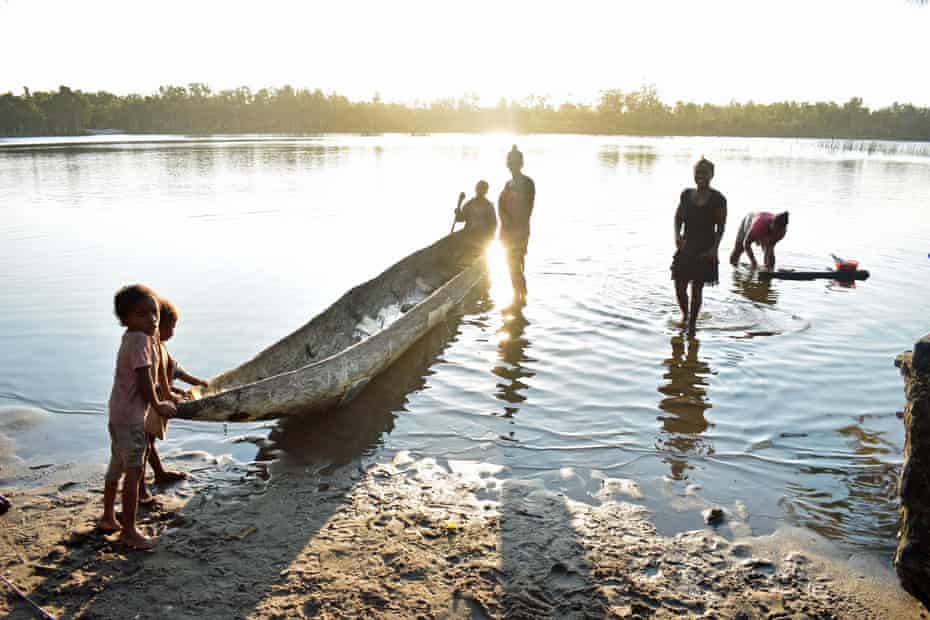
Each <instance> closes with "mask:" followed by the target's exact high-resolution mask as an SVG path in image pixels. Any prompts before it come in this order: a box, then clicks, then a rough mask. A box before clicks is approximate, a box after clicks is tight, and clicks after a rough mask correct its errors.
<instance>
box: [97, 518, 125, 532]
mask: <svg viewBox="0 0 930 620" xmlns="http://www.w3.org/2000/svg"><path fill="white" fill-rule="evenodd" d="M97 529H98V530H100V531H101V532H103V533H104V534H113V533H115V532H118V531H120V530H121V529H123V526H122V525H121V524H120V522H119V521H117V520H116V519H100V520H99V521H97Z"/></svg>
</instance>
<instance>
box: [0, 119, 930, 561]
mask: <svg viewBox="0 0 930 620" xmlns="http://www.w3.org/2000/svg"><path fill="white" fill-rule="evenodd" d="M514 140H517V141H518V142H519V144H520V146H521V148H522V149H523V151H524V152H525V154H526V159H527V168H526V171H527V173H528V174H529V175H530V176H532V177H533V178H534V179H535V180H536V184H537V190H538V197H537V206H536V211H535V214H534V217H533V238H532V241H531V246H530V253H529V256H528V257H527V277H528V283H529V289H530V297H529V302H528V304H527V306H526V307H525V308H524V309H522V310H520V311H515V310H513V309H508V308H506V305H507V303H508V301H509V300H508V294H509V291H508V285H507V277H506V271H504V270H503V269H502V265H501V261H500V257H499V255H495V254H494V253H493V251H492V272H491V282H490V284H489V286H487V287H483V288H481V289H480V290H476V291H475V294H474V295H473V297H472V298H471V299H469V300H468V303H467V304H466V305H465V308H464V312H463V314H462V315H461V316H460V317H458V318H456V319H455V320H452V321H450V322H449V324H447V325H445V326H443V327H442V328H440V329H438V330H437V331H436V332H434V333H433V334H431V335H430V337H429V338H427V339H426V341H424V342H423V343H421V344H420V345H419V346H417V347H415V348H414V349H413V350H412V351H411V352H410V354H409V355H408V356H406V357H405V358H404V360H402V362H401V363H400V364H399V365H398V367H396V368H394V369H392V370H391V371H390V372H389V373H388V374H387V375H386V376H384V377H382V378H381V379H380V380H379V381H377V382H375V383H374V384H373V385H372V386H371V387H370V388H369V389H368V390H366V392H364V393H363V394H362V396H361V397H360V399H359V400H358V401H357V402H356V403H354V404H353V405H351V406H350V407H348V408H347V409H345V410H342V411H336V412H332V413H329V414H326V415H323V416H319V417H317V418H313V419H297V420H291V421H289V422H288V423H287V424H276V423H270V422H269V423H262V424H249V425H229V426H224V425H215V424H209V423H194V422H185V421H176V422H173V423H172V427H171V431H170V433H169V439H168V441H166V442H165V443H164V449H163V450H164V452H165V453H166V454H168V455H171V454H176V455H177V454H181V453H186V452H190V451H194V450H205V451H208V452H211V453H214V454H230V455H232V456H233V457H234V458H236V459H239V460H242V461H250V460H253V459H256V458H270V457H271V456H274V455H276V454H280V453H283V454H284V458H285V460H287V461H291V462H294V463H297V464H311V463H313V464H326V463H330V462H335V463H342V462H346V461H349V460H352V459H354V458H355V457H357V456H359V455H361V454H367V455H369V456H374V457H375V458H378V459H380V458H382V457H383V458H384V459H390V458H392V457H393V455H394V454H395V453H397V452H398V451H401V450H406V451H409V452H410V453H411V454H412V455H413V456H414V457H417V458H429V457H432V458H435V459H437V461H438V462H439V463H440V464H441V463H444V462H446V460H452V461H477V462H483V463H490V464H493V465H495V466H500V467H501V468H502V470H501V471H502V474H501V475H502V476H503V477H511V478H529V479H534V480H537V481H541V482H542V483H544V484H545V485H546V486H548V487H549V488H551V489H554V490H558V491H562V492H564V493H565V494H567V495H569V496H570V497H572V498H574V499H578V500H584V501H590V502H598V501H601V500H603V499H605V498H609V497H615V498H621V499H627V500H630V501H634V502H637V503H641V504H644V505H646V506H647V507H649V508H650V509H652V510H653V511H654V513H655V520H656V523H657V525H658V526H659V528H660V529H661V530H662V531H663V532H666V533H670V532H675V531H679V530H683V529H693V528H695V527H699V526H700V524H701V520H700V514H699V512H700V510H701V509H702V508H704V507H706V505H708V504H720V505H723V506H724V507H726V508H728V509H729V510H730V513H731V515H732V516H733V517H732V520H731V524H730V525H729V526H725V529H726V528H729V531H731V532H732V533H734V534H740V533H748V532H752V533H757V534H760V533H766V532H770V531H772V530H773V529H774V528H775V527H777V526H778V525H779V524H781V523H788V524H791V525H797V526H801V527H805V528H810V529H813V530H816V531H817V532H819V533H821V534H823V535H825V536H827V537H828V538H830V539H832V540H835V541H837V542H838V543H839V544H840V545H842V546H846V547H848V548H851V549H853V548H854V549H867V550H871V551H874V552H877V553H879V554H882V555H886V554H887V553H888V551H889V550H890V549H892V548H893V544H894V532H895V528H896V514H895V508H896V500H895V485H896V474H897V468H898V465H899V464H900V461H901V448H902V444H903V429H902V425H901V421H900V420H898V419H897V418H896V417H895V412H896V411H897V410H900V409H901V408H902V407H903V390H902V381H901V379H900V378H899V377H898V376H897V374H896V371H895V369H894V367H893V364H892V362H893V359H894V356H895V355H896V354H897V353H899V352H900V351H902V350H904V349H906V348H908V347H909V346H910V345H911V343H913V341H914V340H915V339H916V338H918V337H919V336H920V335H922V334H923V333H925V332H926V331H927V323H926V317H927V316H930V296H927V295H926V294H923V293H922V292H921V290H920V288H919V287H920V286H921V285H922V284H925V283H926V282H927V281H928V277H930V260H928V257H927V252H928V251H930V218H927V217H926V215H925V210H926V202H927V198H928V196H927V192H926V189H925V188H926V187H928V183H930V157H928V156H927V153H928V152H930V149H928V148H927V147H928V145H917V147H920V148H915V145H914V144H901V143H893V142H883V143H858V142H848V143H836V142H833V143H831V142H823V141H814V140H766V139H714V138H623V137H597V136H584V137H583V136H531V137H519V138H514V137H512V136H507V135H492V136H458V135H443V136H331V137H320V138H312V137H311V138H291V137H263V136H249V137H246V138H241V137H226V138H219V139H196V140H193V139H187V138H184V137H181V136H173V137H172V136H167V137H157V138H156V139H155V140H151V141H150V140H148V139H146V138H135V139H134V141H133V142H131V143H127V142H120V141H119V139H118V138H112V137H108V138H107V139H106V140H103V141H101V140H100V139H99V138H98V139H94V140H92V141H91V140H83V141H82V140H76V139H66V140H57V141H55V142H56V143H55V144H51V145H42V144H38V143H37V141H35V140H32V141H15V140H0V213H2V219H0V351H2V355H0V407H2V409H0V465H4V466H5V468H6V469H5V472H4V473H6V475H7V478H6V479H0V484H2V485H13V484H17V483H25V482H26V479H27V477H26V476H23V475H21V474H19V473H17V472H21V471H24V470H26V471H28V469H27V468H28V466H33V467H35V466H38V465H42V464H45V463H62V462H65V461H73V462H83V463H94V462H99V463H100V469H101V470H102V468H103V464H104V462H105V459H106V453H107V449H108V446H107V440H106V436H105V405H106V399H107V397H108V395H109V389H110V382H111V380H112V367H113V362H114V357H115V352H116V348H117V343H118V341H119V337H120V333H121V330H120V328H119V326H118V325H117V323H116V321H115V319H114V317H113V315H112V310H111V303H112V293H113V292H114V290H115V289H116V288H117V287H118V286H120V285H122V284H124V283H128V282H132V281H142V282H145V283H147V284H149V285H150V286H152V287H153V288H154V289H155V290H157V291H159V292H160V293H162V294H164V295H165V296H167V297H169V298H170V299H172V300H173V301H174V302H175V303H176V304H177V305H178V306H179V308H180V309H181V314H182V316H181V321H180V323H179V326H178V331H177V335H176V337H175V339H174V340H172V341H171V342H170V343H169V347H170V348H171V350H172V352H173V353H174V355H175V356H176V357H177V358H178V359H180V360H181V361H182V362H183V363H184V365H185V366H186V367H187V368H188V370H190V371H191V372H194V373H195V374H199V375H201V376H209V375H212V374H215V373H218V372H220V371H222V370H224V369H227V368H229V367H232V366H235V365H237V364H238V363H240V362H241V361H243V360H245V359H247V358H249V357H250V356H252V355H254V354H255V353H256V352H258V351H259V350H261V349H262V348H264V347H265V346H267V345H268V344H270V343H272V342H274V341H275V340H277V339H278V338H280V337H281V336H284V335H285V334H287V333H289V332H290V331H291V330H292V329H294V328H296V327H297V326H299V325H301V324H302V323H304V322H305V321H306V320H308V319H309V318H310V317H312V316H313V315H314V314H316V313H317V312H319V311H320V310H322V309H324V308H325V307H326V306H327V305H329V304H330V303H331V302H332V301H334V300H335V299H336V298H338V297H339V295H341V294H342V293H343V292H344V291H345V290H346V289H348V288H350V287H351V286H354V285H355V284H357V283H359V282H361V281H363V280H365V279H367V278H370V277H373V276H375V275H376V274H377V273H378V272H380V271H381V270H383V269H384V268H386V267H387V266H389V265H390V264H391V263H393V262H394V261H395V260H397V259H399V258H401V257H402V256H404V255H406V254H408V253H409V252H411V251H413V250H414V249H416V248H419V247H421V246H423V245H425V244H427V243H429V242H431V241H433V240H434V239H435V238H437V237H438V236H440V235H442V234H444V233H446V232H447V231H448V230H449V226H450V224H451V220H452V208H453V207H454V202H455V197H456V195H457V194H458V192H459V191H461V190H465V191H469V190H470V189H471V188H472V187H473V186H474V183H475V182H476V181H477V180H478V179H479V178H486V179H487V180H488V181H489V182H490V183H491V194H492V195H494V196H496V194H497V192H499V191H500V188H501V186H502V184H503V182H504V181H505V180H506V178H507V174H506V170H505V169H504V167H503V158H504V154H505V153H506V151H507V150H508V148H509V146H510V144H511V143H512V142H513V141H514ZM11 145H12V146H16V147H17V148H2V147H4V146H6V147H9V146H11ZM701 154H704V155H705V156H706V157H708V158H710V159H712V160H714V161H715V162H716V163H717V176H716V178H715V180H714V185H715V186H716V187H718V188H719V189H720V190H721V191H723V192H724V194H725V195H726V196H727V198H728V203H729V220H728V231H727V234H726V237H725V239H724V242H723V246H724V248H725V249H724V251H723V252H722V254H725V253H727V252H728V251H729V249H730V247H731V246H732V243H733V237H734V234H735V230H736V228H737V226H738V224H739V220H740V219H741V217H742V216H743V215H744V214H745V213H746V212H747V211H749V210H760V209H765V210H770V211H780V210H783V209H788V210H790V212H791V226H790V228H789V233H788V236H787V238H786V239H785V241H784V242H783V243H782V244H780V245H779V248H778V260H779V266H781V267H793V268H798V269H822V268H824V267H826V266H828V265H829V264H830V260H829V253H830V252H835V253H837V254H840V255H842V256H848V257H852V258H855V259H857V260H859V261H860V262H861V264H862V267H863V268H865V269H868V270H870V271H871V273H872V277H871V278H870V279H869V280H868V281H866V282H860V283H858V284H857V286H856V287H855V288H845V287H842V286H839V285H836V284H833V283H830V282H827V281H815V282H789V281H775V282H772V283H761V282H759V281H757V280H756V279H754V278H753V277H751V275H750V274H749V272H748V270H747V269H746V268H739V269H736V270H733V269H731V268H730V267H729V265H725V264H724V265H722V266H721V282H720V286H718V287H715V288H709V289H706V292H705V307H704V313H703V315H702V318H701V330H700V332H699V334H698V338H697V339H696V340H692V341H689V340H687V339H685V338H682V337H681V335H680V334H679V332H678V331H677V329H676V328H675V327H674V324H673V321H674V319H675V318H676V312H677V309H676V306H675V300H674V292H673V290H672V286H671V282H670V281H669V273H668V265H669V262H670V258H671V254H672V249H673V248H672V230H671V229H672V215H673V212H674V207H675V204H676V200H677V196H678V193H679V192H680V191H681V189H682V188H683V187H684V186H686V185H688V184H689V183H690V171H691V163H692V162H693V161H694V160H695V159H696V158H697V157H699V156H700V155H701ZM492 250H493V249H492ZM724 258H725V257H724ZM244 437H245V438H250V439H251V440H250V441H240V440H241V439H242V438H244ZM266 437H270V441H263V439H264V438H266ZM256 444H259V447H256ZM0 475H3V474H0Z"/></svg>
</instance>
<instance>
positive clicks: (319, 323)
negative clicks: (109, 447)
mask: <svg viewBox="0 0 930 620" xmlns="http://www.w3.org/2000/svg"><path fill="white" fill-rule="evenodd" d="M481 247H482V244H481V243H480V240H476V238H475V237H474V236H473V235H471V234H470V233H467V232H465V231H464V230H463V231H458V232H455V233H452V234H451V235H448V236H446V237H443V238H442V239H440V240H439V241H437V242H436V243H434V244H432V245H430V246H427V247H425V248H423V249H421V250H419V251H417V252H414V253H413V254H410V255H409V256H407V257H406V258H404V259H402V260H400V261H399V262H397V263H395V264H394V265H393V266H391V267H389V268H388V269H387V270H386V271H384V272H383V273H381V275H379V276H377V277H376V278H374V279H372V280H369V281H368V282H365V283H364V284H361V285H359V286H357V287H355V288H353V289H351V290H350V291H349V292H347V293H346V294H345V295H343V296H342V297H341V298H340V299H339V300H338V301H336V302H335V303H334V304H333V305H331V306H330V307H329V308H327V309H326V310H324V311H323V312H321V313H320V314H318V315H317V316H316V317H314V318H313V319H312V320H310V321H309V322H308V323H306V324H305V325H303V326H302V327H300V328H299V329H297V330H296V331H295V332H293V333H292V334H290V335H288V336H286V337H285V338H283V339H281V340H280V341H278V342H276V343H275V344H273V345H271V346H270V347H268V348H267V349H265V350H264V351H262V352H261V353H259V354H258V355H256V356H255V357H254V358H252V359H251V360H249V361H248V362H245V363H244V364H242V365H241V366H239V367H237V368H234V369H232V370H229V371H227V372H224V373H222V374H220V375H217V376H216V377H213V378H212V379H210V381H209V382H208V385H207V387H205V388H202V389H200V388H195V389H194V390H193V397H194V398H193V400H189V401H185V402H183V403H181V404H180V405H179V406H178V414H177V417H179V418H185V419H193V420H209V421H215V422H240V421H250V420H263V419H271V418H278V417H283V416H287V415H291V414H294V413H311V412H314V411H321V410H325V409H330V408H332V407H334V406H337V405H343V404H346V403H348V402H349V401H351V400H352V399H353V398H354V397H355V396H356V395H358V394H359V393H360V392H361V391H362V389H363V388H364V387H365V385H366V384H367V383H368V382H369V381H370V380H371V379H372V378H374V377H375V376H377V375H378V374H379V373H380V372H382V371H384V370H385V369H386V368H388V367H389V366H390V365H391V364H392V363H393V362H394V361H396V360H397V359H398V358H399V357H400V356H401V355H403V353H404V352H405V351H406V350H407V349H408V348H409V347H410V346H411V345H413V344H414V343H415V342H416V341H417V340H419V339H420V338H422V337H423V336H424V335H425V334H426V333H427V332H429V331H430V330H432V329H433V328H434V327H436V326H437V325H438V324H439V323H441V322H442V321H444V320H445V319H446V317H447V316H448V315H449V313H450V312H452V311H453V309H454V308H456V307H457V306H458V305H459V304H460V303H461V301H462V300H463V299H464V298H465V296H466V295H467V294H468V292H469V291H470V290H471V289H472V288H473V287H474V286H475V285H476V284H477V283H478V282H479V281H480V280H481V278H482V277H484V275H485V273H486V265H485V259H484V255H483V252H482V251H480V249H481Z"/></svg>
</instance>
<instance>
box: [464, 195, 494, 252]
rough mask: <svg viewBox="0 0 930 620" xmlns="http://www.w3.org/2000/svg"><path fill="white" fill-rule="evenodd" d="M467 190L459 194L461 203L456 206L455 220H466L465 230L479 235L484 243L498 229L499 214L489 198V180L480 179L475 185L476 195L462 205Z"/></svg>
mask: <svg viewBox="0 0 930 620" xmlns="http://www.w3.org/2000/svg"><path fill="white" fill-rule="evenodd" d="M464 199H465V192H462V193H461V194H459V205H460V206H458V207H456V208H455V221H456V222H465V228H464V229H463V230H465V231H466V232H468V233H471V234H474V235H477V236H478V238H479V239H481V241H482V243H483V242H485V240H486V239H490V238H491V237H493V236H494V232H495V231H496V230H497V215H496V214H495V213H494V205H493V204H492V203H491V201H490V200H488V182H487V181H478V183H477V184H476V185H475V197H474V198H472V199H471V200H469V201H468V202H466V203H465V204H464V205H462V201H463V200H464Z"/></svg>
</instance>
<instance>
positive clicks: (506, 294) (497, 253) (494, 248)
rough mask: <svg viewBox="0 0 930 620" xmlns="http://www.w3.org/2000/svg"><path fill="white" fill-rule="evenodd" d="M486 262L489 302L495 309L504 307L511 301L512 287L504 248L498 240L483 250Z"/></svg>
mask: <svg viewBox="0 0 930 620" xmlns="http://www.w3.org/2000/svg"><path fill="white" fill-rule="evenodd" d="M485 256H486V257H487V261H488V274H489V275H490V277H491V291H490V295H491V300H492V301H493V302H494V305H495V306H497V307H504V306H507V305H509V304H510V302H512V301H513V286H512V285H511V283H510V269H509V268H508V266H507V256H506V254H505V253H504V246H503V245H501V242H500V241H499V240H498V239H495V240H494V241H492V242H491V245H489V246H488V249H487V250H485Z"/></svg>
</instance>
